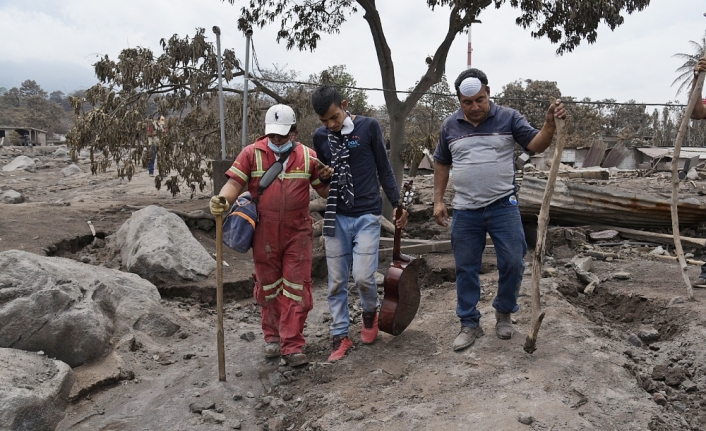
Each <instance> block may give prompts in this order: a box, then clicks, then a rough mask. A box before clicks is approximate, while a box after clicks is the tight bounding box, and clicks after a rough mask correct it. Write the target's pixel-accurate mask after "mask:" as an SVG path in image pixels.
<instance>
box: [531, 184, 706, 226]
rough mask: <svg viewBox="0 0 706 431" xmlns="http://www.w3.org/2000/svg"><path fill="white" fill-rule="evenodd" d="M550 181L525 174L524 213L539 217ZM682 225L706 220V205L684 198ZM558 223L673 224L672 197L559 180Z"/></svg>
mask: <svg viewBox="0 0 706 431" xmlns="http://www.w3.org/2000/svg"><path fill="white" fill-rule="evenodd" d="M546 184H547V181H546V180H541V179H538V178H533V177H528V176H525V177H524V178H523V179H522V186H521V187H520V191H519V193H518V196H519V198H520V199H519V202H520V213H521V214H522V216H523V217H525V218H534V219H535V220H536V217H537V214H539V209H540V207H541V205H542V198H543V197H544V189H545V187H546ZM677 208H678V212H679V224H680V225H681V226H682V227H684V226H690V225H694V224H697V223H699V222H701V221H704V220H706V205H704V204H701V203H700V202H698V201H696V200H695V199H693V198H692V199H688V200H680V201H679V204H678V205H677ZM549 219H550V222H553V223H556V224H574V225H576V224H578V225H581V224H596V223H598V224H607V225H613V226H622V227H629V228H668V227H671V226H672V214H671V200H670V199H662V198H656V197H654V196H649V195H638V194H636V193H630V192H624V191H621V190H616V189H614V188H613V189H611V188H607V187H594V186H588V185H585V184H576V183H571V182H568V181H567V182H563V181H559V180H557V182H556V185H555V188H554V194H553V195H552V202H551V206H550V208H549Z"/></svg>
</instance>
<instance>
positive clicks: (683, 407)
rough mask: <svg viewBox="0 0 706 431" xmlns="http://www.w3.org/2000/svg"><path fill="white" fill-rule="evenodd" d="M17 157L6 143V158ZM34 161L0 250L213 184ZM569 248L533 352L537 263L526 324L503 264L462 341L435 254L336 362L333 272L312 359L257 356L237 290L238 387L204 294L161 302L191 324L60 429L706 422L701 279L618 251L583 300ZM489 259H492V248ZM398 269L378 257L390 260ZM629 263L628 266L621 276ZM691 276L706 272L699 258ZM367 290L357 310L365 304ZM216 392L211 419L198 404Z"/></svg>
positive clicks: (232, 304) (251, 307)
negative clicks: (391, 326) (379, 326)
mask: <svg viewBox="0 0 706 431" xmlns="http://www.w3.org/2000/svg"><path fill="white" fill-rule="evenodd" d="M6 151H7V150H6ZM10 151H14V150H12V149H11V150H10ZM20 151H21V150H20ZM15 155H17V153H12V154H11V155H2V154H0V165H4V164H5V163H7V162H9V161H10V160H12V158H14V156H15ZM35 156H38V155H37V154H35ZM38 157H39V158H40V161H41V162H42V165H43V167H42V168H40V169H39V170H38V171H37V172H36V173H30V172H24V171H19V172H12V173H7V172H5V173H2V174H3V175H2V176H0V187H1V188H2V190H7V189H9V188H12V189H14V190H17V191H19V192H22V193H23V194H25V195H26V196H27V197H28V198H29V199H30V202H29V203H25V204H18V205H3V204H0V211H1V212H2V216H1V217H0V251H2V250H8V249H24V250H28V251H31V252H34V253H37V254H45V253H46V251H45V250H51V247H52V245H53V246H54V247H57V245H58V244H64V246H59V247H58V248H59V249H61V248H62V247H63V251H64V252H69V251H73V252H74V253H73V254H76V252H78V251H80V249H81V247H82V246H83V245H85V244H82V240H81V239H80V238H82V237H83V236H86V235H90V230H89V228H88V225H87V223H86V221H87V220H91V221H92V223H93V224H94V225H95V226H96V229H97V230H98V231H99V232H103V233H104V234H106V235H108V234H110V233H112V232H113V231H114V230H115V229H117V227H118V226H120V224H122V223H123V222H124V221H125V220H126V219H127V218H129V216H130V212H131V210H132V209H135V208H138V207H141V206H144V205H147V204H158V205H162V206H164V207H166V208H169V209H174V210H178V211H182V212H186V213H188V212H192V211H197V210H203V211H206V210H207V201H206V199H207V198H208V196H209V194H208V193H203V194H199V195H197V196H196V197H195V199H189V197H188V196H177V197H176V198H173V197H172V196H171V195H170V194H169V193H168V192H166V191H157V190H156V189H154V187H153V186H152V179H151V178H149V177H148V176H147V173H146V172H145V171H140V172H138V174H137V175H136V176H135V178H133V180H132V181H131V182H129V183H128V182H121V181H119V180H117V179H115V177H114V175H115V173H114V172H108V173H106V174H101V175H98V176H91V175H90V172H88V168H87V165H86V164H85V163H82V164H81V163H80V164H79V166H80V167H81V168H82V169H83V170H84V173H81V174H77V175H74V176H71V177H66V178H64V177H63V175H62V174H61V168H63V167H65V166H67V165H66V163H65V162H64V161H62V160H59V159H55V158H52V157H50V156H49V155H47V156H38ZM67 202H68V203H70V205H67V204H66V203H67ZM193 231H194V234H195V236H196V238H197V239H199V241H201V242H202V243H203V244H204V246H205V247H206V248H207V250H209V251H212V250H215V246H214V239H213V234H212V233H206V232H204V231H202V230H199V229H194V230H193ZM90 239H92V238H91V237H89V240H90ZM71 244H75V250H72V249H71ZM561 251H562V253H558V252H557V253H556V255H555V258H556V259H555V264H554V269H555V270H554V271H551V275H552V276H551V277H546V278H544V279H543V280H542V293H543V307H544V308H545V309H546V312H547V315H546V318H545V320H544V323H543V325H542V329H541V331H540V333H539V339H538V342H537V351H536V352H535V353H534V354H533V355H529V354H526V353H525V352H524V351H523V350H522V345H523V343H524V340H525V334H526V333H527V331H528V329H529V324H530V298H529V283H530V280H529V279H530V276H529V274H530V270H531V268H527V275H526V277H525V281H524V283H523V286H522V290H521V298H520V307H521V308H520V311H519V312H518V313H517V314H515V315H513V317H514V318H515V319H516V325H515V330H516V334H515V336H514V337H513V338H512V339H511V340H509V341H502V340H499V339H498V338H497V337H496V336H495V334H494V324H495V319H494V317H493V309H492V307H491V303H492V299H493V295H494V293H495V291H496V287H495V286H496V282H497V272H496V271H492V272H488V273H486V274H483V275H482V279H481V281H482V286H483V296H482V298H481V303H480V304H479V308H480V310H481V312H482V313H483V316H484V317H483V318H482V319H481V326H482V327H483V329H484V331H485V336H483V337H481V338H480V339H479V340H477V342H476V343H475V345H474V346H472V347H471V348H469V349H466V350H464V351H462V352H453V351H452V350H451V343H452V341H453V339H454V337H455V336H456V334H457V332H458V326H459V324H458V319H457V318H456V316H455V305H456V302H455V299H456V294H455V284H454V283H453V281H452V280H453V277H452V274H453V271H452V269H453V258H452V256H450V255H448V254H435V255H429V256H427V257H426V267H425V268H423V270H422V274H424V278H423V280H422V283H423V291H422V302H421V306H420V310H419V313H418V314H417V317H416V318H415V320H414V322H412V324H411V325H410V327H409V328H408V329H407V330H406V331H405V332H404V333H403V334H401V335H400V336H398V337H392V336H390V335H387V334H382V335H381V336H380V337H379V338H378V340H377V342H376V343H375V344H373V345H372V346H364V345H362V344H361V343H360V322H359V321H358V320H359V319H358V320H356V323H355V324H354V325H353V328H352V333H351V336H352V339H353V341H354V343H355V345H356V348H355V349H354V350H353V351H352V352H351V353H350V355H349V356H348V357H347V358H346V359H344V360H343V361H341V362H339V363H336V364H328V363H326V362H325V360H326V358H327V356H328V354H329V349H330V345H329V344H330V339H329V335H328V320H329V316H328V314H327V305H326V286H325V281H324V280H322V279H317V280H315V286H314V294H315V306H314V309H313V310H312V312H311V313H310V315H309V319H308V322H307V328H306V331H305V335H306V336H307V343H308V344H307V347H306V350H305V352H306V353H307V354H308V355H309V357H310V359H311V360H312V363H311V364H310V365H309V366H306V367H300V368H298V369H290V368H288V367H284V366H280V365H279V363H278V362H277V361H267V360H265V358H264V357H263V352H262V348H263V342H262V340H261V332H260V326H259V309H258V307H257V306H256V305H255V304H254V302H253V301H252V299H249V298H244V299H240V300H237V301H236V300H230V301H228V302H227V304H226V313H225V316H226V319H225V334H226V364H227V382H219V381H218V369H217V359H216V358H217V356H216V350H215V349H216V343H215V339H216V332H215V321H216V315H215V308H214V307H213V306H212V305H210V304H209V302H208V301H206V300H203V299H198V298H197V299H194V298H188V297H178V298H165V299H163V304H164V305H165V306H166V307H167V308H169V309H170V310H172V311H173V313H174V314H175V316H177V321H178V323H179V324H180V325H181V327H182V328H181V330H180V331H179V332H178V333H177V334H176V335H175V336H174V337H171V338H169V339H154V340H150V339H147V338H144V339H139V338H138V339H136V340H134V342H128V343H124V344H122V345H121V346H119V347H118V353H119V355H120V357H121V360H122V364H123V365H122V366H123V368H124V369H126V370H129V371H132V372H133V373H134V375H135V378H134V379H133V380H123V381H121V382H120V383H118V384H114V385H112V386H107V387H104V388H101V389H98V390H96V391H94V392H93V393H91V394H89V395H88V396H84V397H81V398H79V399H78V400H77V401H76V402H74V403H72V404H70V406H69V409H68V410H67V416H66V418H65V419H64V421H63V422H62V423H61V424H60V426H59V428H58V429H59V430H62V431H69V430H71V431H73V430H106V431H108V430H110V431H116V430H212V429H243V430H264V429H268V430H300V429H301V430H306V429H311V430H368V429H371V428H372V429H383V430H436V429H459V430H465V429H468V430H471V429H472V430H518V429H519V430H522V429H528V430H646V429H651V430H675V429H693V430H697V429H702V430H703V429H706V415H705V414H704V413H702V410H704V406H706V365H704V364H706V347H704V346H706V329H704V328H705V326H704V325H705V324H706V311H705V310H704V309H703V307H702V306H701V304H702V303H703V301H704V299H705V298H706V291H704V290H696V291H695V293H696V296H697V299H698V300H699V301H700V302H687V301H684V297H685V295H686V292H685V288H684V286H683V282H682V281H681V279H680V277H679V273H678V271H679V269H678V266H677V265H676V264H671V263H665V262H662V261H651V260H647V258H646V257H644V255H641V254H639V253H638V251H637V250H623V251H620V250H619V249H616V250H614V252H616V253H618V252H620V254H619V255H620V258H618V259H615V260H613V261H612V262H605V261H599V262H595V263H594V270H593V272H594V273H595V274H596V275H598V276H599V277H600V278H601V280H602V282H601V284H600V286H599V288H598V289H597V290H596V292H595V293H594V294H593V295H590V296H588V295H584V294H582V293H579V291H580V290H581V288H582V286H581V284H580V283H579V282H578V281H577V279H576V276H575V274H574V273H573V270H572V269H571V268H570V267H567V266H566V265H567V264H568V262H569V258H570V256H571V255H572V254H573V253H574V251H570V250H568V248H566V247H563V248H562V250H561ZM59 254H60V253H59ZM487 258H488V262H489V263H490V265H491V266H492V261H493V258H494V256H493V255H492V253H488V255H487ZM226 260H227V261H229V262H230V263H231V266H230V268H231V270H232V271H250V270H251V269H250V268H249V267H248V257H247V256H242V255H237V254H235V253H233V254H232V255H230V256H228V257H227V258H226ZM527 261H528V262H531V256H528V257H527ZM388 264H389V261H382V262H381V269H382V270H383V271H384V269H385V268H386V266H387V265H388ZM619 272H624V273H629V274H630V276H629V277H627V279H616V278H615V277H614V276H615V275H616V273H619ZM690 274H691V275H692V277H695V276H696V275H698V268H696V267H692V268H690ZM548 275H549V274H548ZM618 278H626V277H625V276H620V277H618ZM227 279H228V276H226V280H227ZM356 299H357V298H356V297H355V296H354V297H353V298H352V302H351V309H352V314H353V315H354V316H355V315H357V314H358V313H359V312H360V310H359V308H357V301H355V300H356ZM651 331H652V332H651ZM655 332H656V334H657V335H654V334H655ZM650 334H652V338H650V336H649V335H650ZM638 335H642V336H643V339H644V340H650V341H649V342H648V343H646V342H645V341H640V337H638ZM638 344H640V345H639V346H638ZM655 394H657V395H655ZM662 400H664V402H663V401H662ZM658 402H659V403H663V404H664V405H659V404H658ZM212 404H215V409H213V410H210V412H211V413H209V414H206V415H201V414H198V413H194V412H192V410H199V408H204V407H210V406H211V405H212ZM219 411H220V413H219ZM221 414H222V415H223V416H222V417H221V416H219V415H221ZM221 421H223V422H222V424H215V423H219V422H221Z"/></svg>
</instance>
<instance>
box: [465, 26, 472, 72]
mask: <svg viewBox="0 0 706 431" xmlns="http://www.w3.org/2000/svg"><path fill="white" fill-rule="evenodd" d="M471 25H472V24H471ZM472 53H473V45H471V26H470V25H469V26H468V56H467V57H466V69H470V68H471V55H472Z"/></svg>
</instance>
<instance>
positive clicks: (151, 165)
mask: <svg viewBox="0 0 706 431" xmlns="http://www.w3.org/2000/svg"><path fill="white" fill-rule="evenodd" d="M150 151H152V154H151V155H150V162H149V164H148V165H147V172H149V173H150V174H153V173H154V161H155V160H156V159H157V146H156V145H152V146H151V147H150Z"/></svg>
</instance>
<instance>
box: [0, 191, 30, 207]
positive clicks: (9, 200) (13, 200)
mask: <svg viewBox="0 0 706 431" xmlns="http://www.w3.org/2000/svg"><path fill="white" fill-rule="evenodd" d="M24 201H25V197H24V195H22V193H20V192H18V191H15V190H7V191H5V192H3V193H2V194H1V195H0V202H2V203H4V204H21V203H22V202H24Z"/></svg>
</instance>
